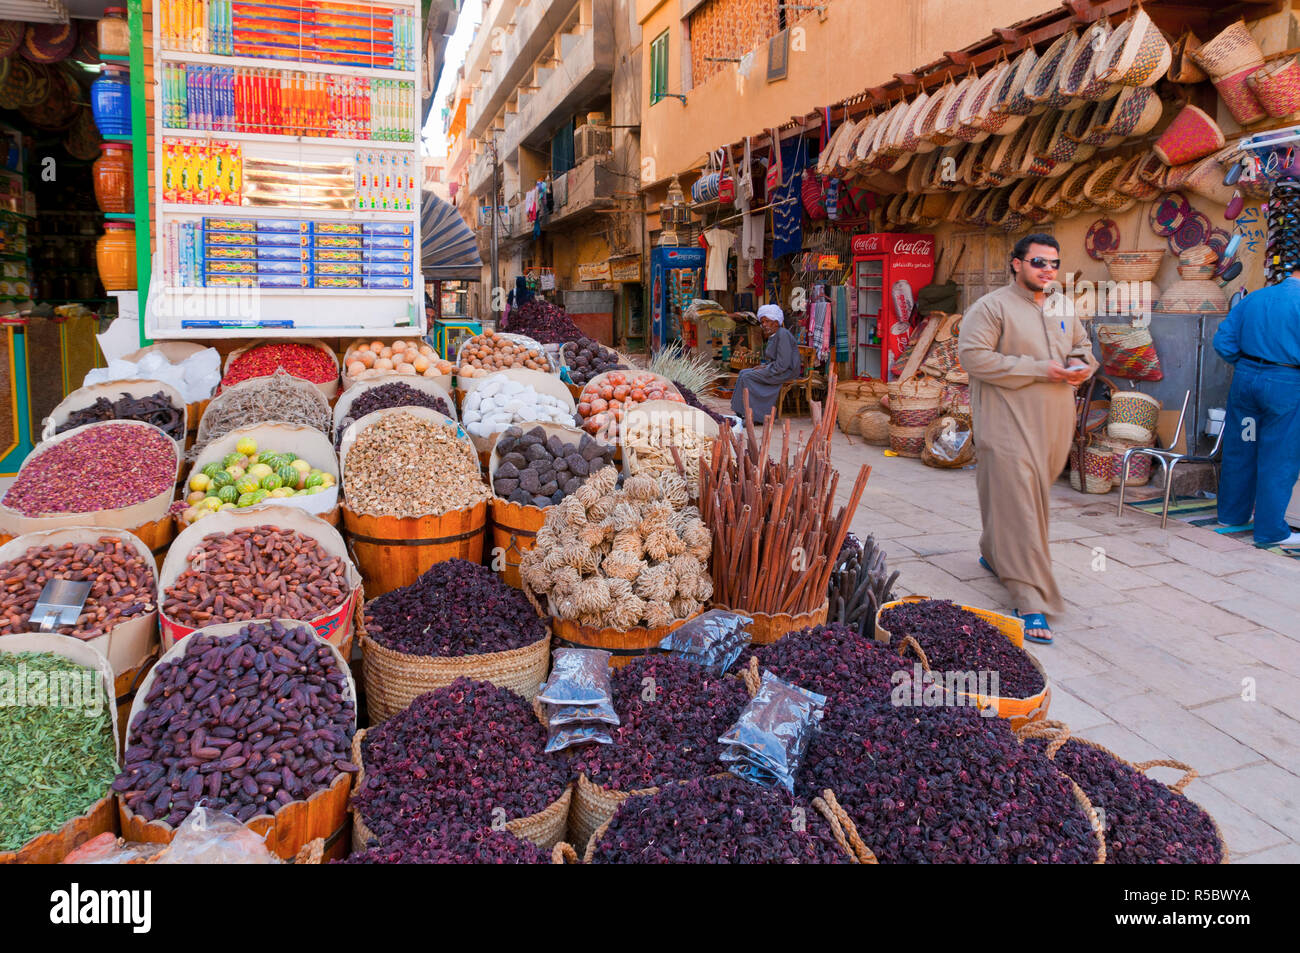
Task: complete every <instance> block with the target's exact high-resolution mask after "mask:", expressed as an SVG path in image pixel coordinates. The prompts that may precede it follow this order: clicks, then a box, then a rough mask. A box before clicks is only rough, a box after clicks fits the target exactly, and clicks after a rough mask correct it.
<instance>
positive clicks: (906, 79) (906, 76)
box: [894, 73, 916, 86]
mask: <svg viewBox="0 0 1300 953" xmlns="http://www.w3.org/2000/svg"><path fill="white" fill-rule="evenodd" d="M894 79H896V80H898V81H899V83H901V84H902V85H904V86H915V85H916V74H915V73H895V74H894Z"/></svg>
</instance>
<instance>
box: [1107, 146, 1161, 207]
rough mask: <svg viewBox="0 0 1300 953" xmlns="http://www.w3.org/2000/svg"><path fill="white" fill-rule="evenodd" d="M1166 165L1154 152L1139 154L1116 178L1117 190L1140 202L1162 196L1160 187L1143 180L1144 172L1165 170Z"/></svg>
mask: <svg viewBox="0 0 1300 953" xmlns="http://www.w3.org/2000/svg"><path fill="white" fill-rule="evenodd" d="M1163 168H1165V164H1164V163H1163V162H1161V161H1160V157H1159V156H1157V155H1156V154H1155V153H1154V152H1139V153H1138V154H1137V155H1135V156H1133V157H1132V158H1131V159H1129V160H1128V162H1126V163H1125V164H1124V168H1123V169H1121V170H1120V173H1119V175H1118V176H1116V178H1115V188H1116V189H1118V190H1119V191H1120V192H1123V193H1124V194H1125V195H1129V196H1132V197H1133V198H1135V199H1137V200H1138V201H1146V200H1147V199H1153V198H1155V197H1156V196H1157V195H1159V194H1160V189H1159V187H1157V186H1155V185H1152V184H1151V183H1149V182H1147V181H1146V180H1145V179H1143V178H1142V173H1143V171H1144V170H1154V169H1163Z"/></svg>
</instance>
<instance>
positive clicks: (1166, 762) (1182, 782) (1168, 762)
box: [1133, 758, 1200, 794]
mask: <svg viewBox="0 0 1300 953" xmlns="http://www.w3.org/2000/svg"><path fill="white" fill-rule="evenodd" d="M1133 767H1135V768H1137V769H1138V770H1139V771H1143V772H1145V771H1146V770H1147V769H1148V768H1175V769H1177V770H1179V771H1182V772H1184V774H1183V776H1182V777H1181V778H1179V779H1178V780H1177V781H1176V782H1175V783H1173V784H1171V785H1169V790H1171V791H1173V792H1174V793H1175V794H1182V793H1183V788H1185V787H1187V785H1189V784H1191V783H1192V782H1193V781H1194V780H1196V779H1197V778H1198V777H1200V774H1198V773H1197V771H1196V769H1195V768H1193V767H1192V766H1191V765H1189V764H1184V763H1183V762H1181V761H1175V760H1173V759H1172V758H1158V759H1156V760H1154V761H1139V762H1137V763H1136V764H1134V765H1133Z"/></svg>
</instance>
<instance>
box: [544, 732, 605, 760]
mask: <svg viewBox="0 0 1300 953" xmlns="http://www.w3.org/2000/svg"><path fill="white" fill-rule="evenodd" d="M593 743H594V744H600V745H612V744H613V743H614V739H613V738H611V737H610V735H609V732H607V731H605V730H604V729H603V728H600V727H596V726H583V727H581V728H560V729H558V730H555V731H552V732H551V737H550V740H548V741H547V742H546V753H547V754H553V753H555V752H556V751H563V750H564V749H565V748H571V747H573V746H574V745H585V744H593Z"/></svg>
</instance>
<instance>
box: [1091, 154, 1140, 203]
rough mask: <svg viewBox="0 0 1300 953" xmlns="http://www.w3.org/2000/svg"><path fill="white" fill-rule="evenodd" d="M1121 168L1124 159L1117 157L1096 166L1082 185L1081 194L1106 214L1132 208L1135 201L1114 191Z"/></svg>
mask: <svg viewBox="0 0 1300 953" xmlns="http://www.w3.org/2000/svg"><path fill="white" fill-rule="evenodd" d="M1123 168H1124V159H1123V158H1121V157H1119V156H1116V157H1115V158H1113V159H1107V160H1106V161H1105V162H1102V163H1101V164H1100V165H1098V166H1097V167H1096V168H1095V169H1094V170H1093V172H1092V174H1091V175H1090V176H1088V178H1087V179H1085V180H1084V183H1083V194H1084V195H1085V196H1087V198H1088V201H1090V202H1091V203H1092V204H1093V205H1095V206H1097V208H1101V209H1105V210H1106V211H1108V212H1123V211H1126V210H1127V209H1130V208H1132V207H1133V205H1134V203H1135V202H1136V201H1137V200H1136V199H1134V198H1132V197H1131V196H1128V195H1125V194H1124V193H1123V192H1119V191H1116V189H1115V180H1116V178H1118V176H1119V173H1120V171H1121V170H1122V169H1123Z"/></svg>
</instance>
